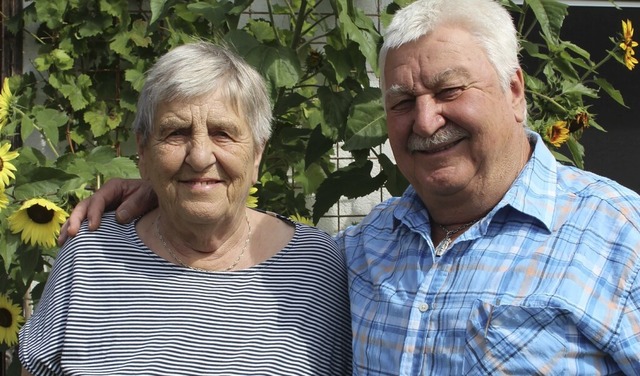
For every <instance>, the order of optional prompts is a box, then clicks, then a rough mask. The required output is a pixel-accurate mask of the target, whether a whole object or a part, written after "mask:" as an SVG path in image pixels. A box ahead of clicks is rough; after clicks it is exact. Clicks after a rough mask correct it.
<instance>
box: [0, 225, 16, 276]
mask: <svg viewBox="0 0 640 376" xmlns="http://www.w3.org/2000/svg"><path fill="white" fill-rule="evenodd" d="M7 231H8V230H7ZM2 235H3V234H2V233H0V257H2V260H3V261H4V262H3V264H4V271H5V273H9V270H10V269H11V264H12V263H13V261H14V260H15V258H16V253H17V251H18V245H19V244H20V242H19V241H18V238H17V237H15V236H10V237H5V236H2ZM7 238H8V239H7Z"/></svg>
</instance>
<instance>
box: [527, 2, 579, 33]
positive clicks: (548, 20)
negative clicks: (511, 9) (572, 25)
mask: <svg viewBox="0 0 640 376" xmlns="http://www.w3.org/2000/svg"><path fill="white" fill-rule="evenodd" d="M525 2H526V3H527V4H528V5H529V6H530V7H531V10H532V11H533V13H534V15H535V16H536V19H537V20H538V22H539V23H540V28H541V29H542V33H543V34H544V35H545V36H546V38H547V39H549V40H550V41H555V42H557V41H559V40H560V29H562V24H563V22H564V18H565V17H566V15H567V14H568V11H567V8H568V7H569V6H568V5H566V4H564V3H561V2H559V1H557V0H525Z"/></svg>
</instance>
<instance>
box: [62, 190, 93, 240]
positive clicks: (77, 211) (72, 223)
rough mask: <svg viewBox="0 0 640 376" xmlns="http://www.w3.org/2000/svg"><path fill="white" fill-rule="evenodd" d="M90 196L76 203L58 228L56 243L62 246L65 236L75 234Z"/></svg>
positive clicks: (90, 198)
mask: <svg viewBox="0 0 640 376" xmlns="http://www.w3.org/2000/svg"><path fill="white" fill-rule="evenodd" d="M91 200H92V197H89V198H86V199H84V200H82V201H80V202H79V203H78V205H76V206H75V208H73V211H72V212H71V215H69V218H67V221H66V222H65V223H64V225H62V228H60V235H59V236H58V245H59V246H62V245H63V244H64V242H65V241H67V238H69V237H73V236H76V235H77V234H78V230H79V229H80V224H81V223H82V221H83V220H84V218H85V217H86V215H87V209H88V208H89V207H90V206H91Z"/></svg>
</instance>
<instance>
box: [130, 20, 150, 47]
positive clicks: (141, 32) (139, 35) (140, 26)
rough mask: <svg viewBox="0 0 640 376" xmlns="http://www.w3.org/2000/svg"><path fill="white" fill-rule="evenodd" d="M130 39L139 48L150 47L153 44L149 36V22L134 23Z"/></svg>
mask: <svg viewBox="0 0 640 376" xmlns="http://www.w3.org/2000/svg"><path fill="white" fill-rule="evenodd" d="M129 38H130V39H131V41H132V42H133V43H134V44H135V45H136V46H138V47H148V46H149V45H150V44H151V38H149V37H148V36H147V22H146V21H144V20H135V21H133V25H132V27H131V32H130V33H129Z"/></svg>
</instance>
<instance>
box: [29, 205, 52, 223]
mask: <svg viewBox="0 0 640 376" xmlns="http://www.w3.org/2000/svg"><path fill="white" fill-rule="evenodd" d="M53 214H54V211H53V210H51V209H47V208H45V207H44V206H40V205H38V204H36V205H33V206H31V207H30V208H28V209H27V215H28V216H29V218H30V219H31V220H32V221H34V222H35V223H40V224H44V223H49V222H51V220H52V219H53Z"/></svg>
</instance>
